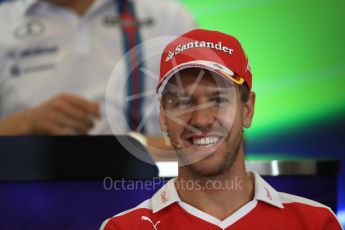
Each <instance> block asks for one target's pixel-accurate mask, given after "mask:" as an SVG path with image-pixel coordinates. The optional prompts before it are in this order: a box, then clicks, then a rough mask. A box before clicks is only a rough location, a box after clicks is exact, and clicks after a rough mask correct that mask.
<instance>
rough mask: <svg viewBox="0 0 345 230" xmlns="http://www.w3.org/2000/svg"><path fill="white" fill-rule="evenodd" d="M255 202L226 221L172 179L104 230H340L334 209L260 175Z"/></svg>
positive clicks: (121, 214) (116, 217)
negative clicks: (187, 198)
mask: <svg viewBox="0 0 345 230" xmlns="http://www.w3.org/2000/svg"><path fill="white" fill-rule="evenodd" d="M253 174H254V178H255V195H254V199H253V200H252V201H250V202H249V203H247V204H245V205H244V206H243V207H241V208H240V209H239V210H237V211H236V212H235V213H233V214H232V215H230V216H229V217H227V218H226V219H225V220H219V219H217V218H215V217H213V216H211V215H209V214H207V213H205V212H203V211H201V210H198V209H196V208H194V207H192V206H190V205H188V204H187V203H185V202H183V201H181V199H180V198H179V196H178V193H177V191H176V188H175V184H174V181H175V179H172V180H170V181H168V182H167V183H166V184H165V185H164V186H163V187H162V188H161V189H160V190H159V191H158V192H157V193H156V194H154V196H153V197H152V198H151V199H149V200H146V201H144V202H143V203H141V204H140V205H138V206H137V207H135V208H133V209H131V210H128V211H125V212H123V213H120V214H118V215H116V216H114V217H112V218H110V219H108V220H106V221H104V223H103V224H102V226H101V230H115V229H116V230H120V229H131V230H135V229H138V230H139V229H140V230H146V229H147V230H152V229H155V230H163V229H215V230H216V229H229V230H231V229H233V230H237V229H238V230H240V229H274V230H276V229H281V230H291V229H293V230H321V229H324V230H331V229H332V230H340V229H342V227H341V225H340V223H339V222H338V220H337V218H336V216H335V215H334V214H333V212H332V211H331V209H330V208H328V207H326V206H324V205H322V204H320V203H317V202H315V201H312V200H308V199H305V198H302V197H298V196H294V195H290V194H286V193H281V192H277V191H276V190H275V189H274V188H272V187H271V186H270V185H269V184H268V183H267V182H265V181H264V180H263V179H262V178H261V177H260V176H259V175H258V174H257V173H253Z"/></svg>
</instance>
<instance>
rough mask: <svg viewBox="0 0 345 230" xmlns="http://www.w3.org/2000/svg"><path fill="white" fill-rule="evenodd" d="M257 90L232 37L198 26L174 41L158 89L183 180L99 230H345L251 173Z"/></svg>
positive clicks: (319, 209)
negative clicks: (247, 146) (248, 142)
mask: <svg viewBox="0 0 345 230" xmlns="http://www.w3.org/2000/svg"><path fill="white" fill-rule="evenodd" d="M188 44H198V46H196V45H193V46H192V45H189V46H188ZM201 44H205V45H204V46H202V45H201ZM182 47H186V48H185V49H182ZM187 47H188V48H187ZM229 50H231V52H229ZM251 90H252V74H251V71H250V68H249V64H248V59H247V57H246V55H245V53H244V51H243V49H242V46H241V44H240V43H239V42H238V41H237V40H236V39H235V38H234V37H232V36H230V35H226V34H223V33H220V32H216V31H208V30H200V29H199V30H193V31H190V32H188V33H186V34H184V35H182V36H180V37H178V38H177V39H176V40H174V41H173V42H171V43H170V44H169V45H168V46H167V47H166V48H165V49H164V51H163V55H162V58H161V71H160V82H159V85H158V87H157V92H158V94H159V98H160V104H161V107H160V125H161V129H162V131H163V132H165V133H166V135H167V137H168V138H169V140H170V143H171V144H172V146H173V147H174V149H175V150H176V153H177V156H178V160H179V172H178V177H177V178H174V179H172V180H170V181H169V182H168V183H167V184H166V185H165V186H163V187H162V188H161V189H160V190H159V191H158V192H157V193H156V194H155V195H154V196H153V197H152V198H151V199H149V200H147V201H145V202H143V203H142V204H140V205H139V206H137V207H136V208H134V209H131V210H129V211H126V212H124V213H120V214H118V215H116V216H114V217H112V218H111V219H108V220H106V221H105V222H104V223H103V225H102V227H101V229H106V230H110V229H144V230H145V229H156V230H157V229H189V228H190V229H341V227H340V224H339V222H338V221H337V219H336V217H335V215H334V214H333V213H332V211H331V210H330V209H329V208H328V207H326V206H324V205H322V204H319V203H317V202H314V201H311V200H308V199H305V198H301V197H297V196H293V195H289V194H285V193H280V192H277V191H276V190H275V189H273V188H272V187H271V186H270V185H269V184H267V183H266V182H265V181H264V180H263V179H262V178H261V177H260V176H259V175H258V174H256V173H255V172H247V171H246V169H245V164H244V148H243V129H244V128H249V127H250V126H251V122H252V118H253V114H254V105H255V94H254V92H252V91H251Z"/></svg>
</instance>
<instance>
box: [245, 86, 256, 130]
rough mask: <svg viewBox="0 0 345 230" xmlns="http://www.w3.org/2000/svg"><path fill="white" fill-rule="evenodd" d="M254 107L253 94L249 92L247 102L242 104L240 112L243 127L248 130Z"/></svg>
mask: <svg viewBox="0 0 345 230" xmlns="http://www.w3.org/2000/svg"><path fill="white" fill-rule="evenodd" d="M254 107H255V93H254V92H250V93H249V98H248V101H247V102H246V103H245V104H244V107H243V111H242V119H243V126H244V127H245V128H249V127H250V126H251V124H252V120H253V116H254Z"/></svg>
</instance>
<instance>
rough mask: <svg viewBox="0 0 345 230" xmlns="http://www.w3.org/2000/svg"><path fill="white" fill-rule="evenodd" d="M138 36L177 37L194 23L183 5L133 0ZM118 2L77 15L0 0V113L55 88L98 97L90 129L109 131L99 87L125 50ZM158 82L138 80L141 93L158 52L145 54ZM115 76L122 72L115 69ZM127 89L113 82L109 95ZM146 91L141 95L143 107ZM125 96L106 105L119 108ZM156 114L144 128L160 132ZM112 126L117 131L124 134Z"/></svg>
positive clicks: (108, 0)
mask: <svg viewBox="0 0 345 230" xmlns="http://www.w3.org/2000/svg"><path fill="white" fill-rule="evenodd" d="M131 2H132V3H133V5H134V7H135V11H136V17H137V20H138V22H139V25H140V26H139V32H140V35H141V38H142V39H141V40H142V41H145V40H148V39H151V38H155V37H158V36H163V35H179V34H182V33H184V32H186V31H188V30H190V29H193V28H195V24H194V21H193V19H192V17H191V15H190V14H189V13H188V12H187V11H186V9H185V8H184V7H183V6H182V5H181V4H180V3H179V2H178V1H174V0H132V1H131ZM117 8H118V1H116V0H96V1H95V2H94V4H93V5H92V6H91V7H90V9H89V10H88V11H87V12H86V14H85V15H84V16H83V17H79V16H77V15H76V14H75V13H73V12H72V11H70V10H68V9H64V8H61V7H58V6H55V5H52V4H49V3H47V2H44V1H34V0H20V1H19V0H17V1H13V2H7V3H3V4H1V5H0V28H1V36H0V60H1V63H0V117H5V116H8V115H10V114H12V113H15V112H17V111H20V110H24V109H26V108H30V107H32V106H35V105H38V104H40V103H41V102H43V101H46V100H48V99H50V98H52V97H54V96H56V95H58V94H59V93H61V92H69V93H74V94H78V95H81V96H83V97H85V98H87V99H90V100H97V101H99V102H100V103H101V113H102V119H101V120H100V121H98V122H97V123H96V126H95V128H94V129H93V130H92V131H91V134H110V133H111V130H110V128H109V125H108V122H107V118H106V114H105V91H106V87H107V82H108V80H109V77H110V74H111V73H112V70H113V67H114V66H115V64H116V63H117V62H118V61H119V60H120V58H121V57H122V56H123V55H124V53H125V52H124V42H123V39H124V38H123V34H122V33H123V31H122V29H121V26H120V22H119V11H118V10H117ZM144 64H145V68H147V69H148V70H150V71H151V72H154V73H155V74H157V80H154V79H152V78H145V79H144V81H145V84H144V87H145V89H144V91H150V90H152V89H154V88H155V86H156V85H157V81H158V74H159V58H158V57H157V58H155V59H151V60H145V61H144ZM117 77H118V78H119V79H122V78H123V79H124V81H125V79H126V77H127V75H126V76H124V74H122V75H121V74H119V76H117ZM125 91H126V90H125V89H123V88H120V86H119V88H118V90H116V91H115V92H114V97H117V95H120V94H124V93H126V92H125ZM153 96H154V95H151V96H150V97H146V98H144V99H143V100H144V101H143V105H144V106H143V107H144V108H145V107H146V106H147V103H151V101H152V100H153ZM125 105H126V102H120V103H119V104H114V105H111V106H110V108H111V109H113V110H114V111H115V113H117V114H119V113H124V110H125V108H124V107H125ZM157 116H158V114H157V113H155V114H153V115H150V117H149V118H148V119H147V121H146V131H147V133H148V134H157V133H159V127H158V122H157ZM127 131H128V128H127V126H126V125H123V124H119V126H118V128H116V132H117V133H126V132H127Z"/></svg>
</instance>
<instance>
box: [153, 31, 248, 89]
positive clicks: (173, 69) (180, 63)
mask: <svg viewBox="0 0 345 230" xmlns="http://www.w3.org/2000/svg"><path fill="white" fill-rule="evenodd" d="M187 68H202V69H207V70H210V71H212V72H215V73H217V74H219V75H221V76H223V77H224V78H226V79H228V80H231V81H232V82H234V83H235V84H238V85H241V84H243V83H246V84H247V86H248V88H249V90H251V88H252V73H251V71H250V67H249V63H248V58H247V56H246V55H245V53H244V50H243V48H242V46H241V44H240V42H239V41H238V40H237V39H236V38H234V37H233V36H231V35H228V34H224V33H221V32H218V31H210V30H204V29H195V30H192V31H189V32H187V33H185V34H183V35H181V36H180V37H178V38H176V39H175V40H174V41H172V42H170V43H169V44H168V45H167V46H166V47H165V49H164V51H163V54H162V57H161V65H160V76H159V83H158V86H157V93H158V94H161V93H162V91H163V90H164V88H165V86H166V84H167V82H168V81H169V80H170V79H171V77H172V76H174V75H175V74H176V73H177V72H178V71H180V70H183V69H187Z"/></svg>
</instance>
